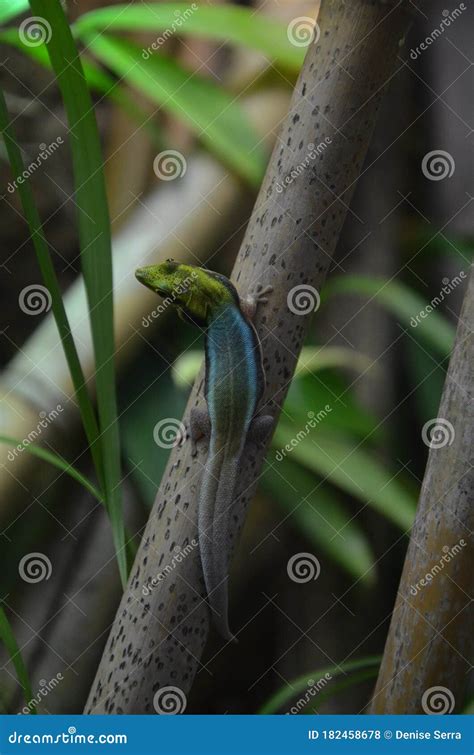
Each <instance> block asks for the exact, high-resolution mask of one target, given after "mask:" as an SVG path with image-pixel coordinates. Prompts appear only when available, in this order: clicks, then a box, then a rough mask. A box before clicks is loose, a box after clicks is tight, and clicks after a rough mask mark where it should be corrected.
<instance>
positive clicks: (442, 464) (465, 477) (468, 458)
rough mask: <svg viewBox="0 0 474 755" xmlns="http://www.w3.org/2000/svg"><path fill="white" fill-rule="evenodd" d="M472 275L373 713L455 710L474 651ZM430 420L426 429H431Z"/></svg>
mask: <svg viewBox="0 0 474 755" xmlns="http://www.w3.org/2000/svg"><path fill="white" fill-rule="evenodd" d="M473 328H474V274H473V273H471V279H470V283H469V287H468V290H467V292H466V295H465V298H464V304H463V308H462V311H461V315H460V317H459V324H458V329H457V334H456V341H455V344H454V350H453V353H452V356H451V361H450V365H449V370H448V374H447V376H446V382H445V385H444V390H443V395H442V398H441V404H440V407H439V413H438V417H437V418H436V420H435V423H434V424H433V426H432V428H431V429H429V428H428V427H427V425H425V427H424V428H423V431H422V432H423V439H424V440H425V442H430V443H431V448H430V453H429V457H428V464H427V467H426V472H425V477H424V480H423V486H422V489H421V494H420V501H419V504H418V511H417V515H416V520H415V524H414V526H413V531H412V534H411V539H410V545H409V547H408V552H407V556H406V560H405V566H404V569H403V574H402V577H401V581H400V588H399V591H398V597H397V601H396V603H395V609H394V612H393V616H392V622H391V625H390V630H389V634H388V638H387V643H386V646H385V653H384V657H383V662H382V667H381V669H380V674H379V678H378V681H377V686H376V689H375V694H374V697H373V701H372V713H423V712H424V713H435V712H438V713H451V712H452V711H453V710H454V708H455V706H457V707H458V708H459V706H460V705H461V703H462V694H463V691H464V689H465V686H466V681H467V676H466V674H467V672H468V671H469V669H470V660H471V659H472V651H473V650H474V633H473V631H472V626H473V621H474V603H473V602H472V592H473V587H474V572H473V569H472V556H471V554H470V553H469V550H470V549H469V541H470V535H471V533H472V530H473V529H474V507H473V503H474V466H473V448H474V444H473V431H474V410H473V393H474V342H473V338H472V330H473ZM427 424H428V423H427Z"/></svg>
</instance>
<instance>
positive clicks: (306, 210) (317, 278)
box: [86, 0, 408, 713]
mask: <svg viewBox="0 0 474 755" xmlns="http://www.w3.org/2000/svg"><path fill="white" fill-rule="evenodd" d="M406 5H408V3H407V4H405V3H404V2H403V3H396V4H393V3H389V4H387V3H385V2H378V1H376V0H352V1H351V2H350V3H347V2H345V1H343V0H327V1H326V2H323V3H322V6H321V12H320V15H319V18H318V22H319V26H320V38H319V41H318V40H317V39H316V40H315V42H314V43H311V44H310V45H309V48H308V52H307V55H306V60H305V63H304V66H303V69H302V72H301V74H300V77H299V79H298V82H297V84H296V87H295V91H294V95H293V99H292V102H291V106H290V111H289V113H288V115H287V117H286V120H285V122H284V124H283V127H282V130H281V133H280V135H279V140H278V142H277V145H276V147H275V149H274V151H273V155H272V158H271V161H270V164H269V167H268V169H267V174H266V177H265V180H264V182H263V185H262V188H261V190H260V194H259V197H258V199H257V203H256V206H255V208H254V211H253V214H252V217H251V220H250V222H249V226H248V229H247V233H246V236H245V238H244V241H243V244H242V247H241V250H240V253H239V255H238V258H237V262H236V265H235V268H234V272H233V281H234V283H235V285H236V286H237V288H238V290H239V293H240V295H241V296H246V295H248V294H252V293H255V292H256V291H258V290H259V289H260V288H261V287H265V286H266V285H268V284H270V285H272V286H273V289H274V291H273V294H272V296H271V301H270V303H269V304H267V306H266V307H262V308H261V309H260V310H259V313H258V317H257V319H256V327H257V330H258V332H259V334H260V338H261V341H262V348H263V358H264V367H265V370H266V377H267V388H266V393H265V397H264V399H265V404H266V405H265V412H269V413H271V414H272V415H273V416H274V417H275V419H276V418H277V417H278V414H279V412H280V407H281V405H282V402H283V400H284V397H285V395H286V391H287V389H288V386H289V383H290V381H291V378H292V375H293V371H294V367H295V363H296V361H297V358H298V355H299V352H300V349H301V346H302V343H303V340H304V337H305V334H306V332H307V328H308V325H309V321H310V314H311V312H312V311H313V310H314V309H315V307H316V304H317V291H319V290H320V288H321V285H322V283H323V281H324V278H325V276H326V273H327V271H328V268H329V265H330V263H331V260H332V254H333V252H334V249H335V246H336V243H337V240H338V238H339V235H340V232H341V228H342V224H343V221H344V218H345V216H346V212H347V205H348V203H349V202H350V199H351V196H352V193H353V189H354V186H355V183H356V181H357V178H358V176H359V173H360V170H361V166H362V162H363V160H364V157H365V155H366V151H367V147H368V145H369V142H370V137H371V134H372V130H373V126H374V123H375V118H376V113H377V109H378V105H379V102H380V99H381V97H382V93H383V89H384V87H385V85H386V84H387V83H388V81H389V80H390V78H391V75H392V73H393V70H394V66H395V61H396V57H397V55H398V53H399V43H400V39H401V38H402V37H403V34H404V32H405V29H406V25H407V23H408V15H407V12H406ZM323 143H324V145H325V146H324V147H322V146H320V145H322V144H323ZM318 147H319V150H317V148H318ZM299 287H302V288H299ZM137 295H138V294H137ZM298 304H299V309H298ZM202 389H203V375H202V374H201V375H200V377H199V378H198V379H197V381H196V385H195V387H194V389H193V392H192V394H191V397H190V400H189V403H188V407H187V409H186V412H185V416H184V418H183V422H184V424H185V426H186V428H189V416H190V410H191V408H192V407H193V406H195V405H197V404H198V403H200V402H201V400H202V399H201V397H202ZM150 442H152V440H151V439H150ZM265 451H266V449H265V448H258V449H255V450H253V451H252V452H249V453H248V455H247V457H246V458H245V459H244V460H243V462H242V466H241V469H240V474H239V492H240V495H239V498H238V500H237V501H236V503H235V509H234V512H233V520H232V531H231V533H230V537H231V545H232V547H233V546H234V545H235V542H236V540H237V536H238V533H239V531H240V528H241V525H242V522H243V519H244V516H245V513H246V509H247V506H248V504H249V502H250V500H251V498H252V496H253V494H254V492H255V489H256V485H257V482H258V478H259V476H260V474H261V468H262V464H263V460H264V457H265ZM203 463H204V452H203V450H202V449H201V452H200V454H199V455H198V457H197V458H193V457H192V456H191V449H190V443H189V440H188V439H186V442H184V443H182V444H180V445H179V447H177V448H174V449H173V451H172V452H171V456H170V459H169V463H168V467H167V469H166V472H165V474H164V476H163V480H162V484H161V487H160V490H159V491H158V495H157V498H156V501H155V506H154V508H153V511H152V514H151V516H150V519H149V522H148V525H147V528H146V531H145V535H144V538H143V541H142V544H141V547H140V550H139V552H138V555H137V558H136V561H135V565H134V568H133V571H132V575H131V578H130V581H129V586H128V589H127V591H126V593H125V595H124V597H123V599H122V603H121V605H120V608H119V611H118V613H117V617H116V621H115V623H114V626H113V629H112V632H111V634H110V637H109V640H108V643H107V646H106V649H105V652H104V656H103V658H102V663H101V665H100V667H99V670H98V673H97V677H96V680H95V683H94V685H93V688H92V690H91V694H90V698H89V702H88V705H87V708H86V712H87V713H153V712H155V711H157V710H159V708H158V705H157V698H156V697H155V698H154V696H156V692H157V691H158V690H159V688H162V687H170V686H171V687H172V690H171V691H170V692H171V698H173V697H174V701H175V706H176V710H177V711H181V710H183V708H184V705H185V700H186V693H187V692H188V690H189V689H190V687H191V684H192V682H193V678H194V675H195V673H196V670H197V669H198V667H199V666H201V667H202V664H201V662H200V656H201V654H202V652H203V649H204V645H205V643H206V639H207V636H208V630H209V609H208V607H207V604H206V602H205V599H204V598H205V595H204V588H203V582H202V575H201V566H200V559H199V552H198V549H197V548H191V553H190V554H189V555H188V556H187V557H186V558H185V559H183V560H181V563H179V565H177V566H176V568H173V569H172V570H171V571H170V573H168V575H167V576H166V577H165V578H164V579H161V581H157V582H156V580H155V583H156V586H155V587H154V588H152V589H151V590H150V591H149V594H148V595H146V596H144V595H143V592H142V588H143V586H144V585H146V584H148V583H149V582H150V581H151V580H152V579H154V578H156V576H157V574H158V573H159V572H162V570H163V569H164V567H165V566H167V565H169V564H171V565H172V566H174V565H176V563H175V560H174V549H175V548H176V546H181V548H184V547H186V546H187V545H189V544H191V543H192V541H193V540H195V539H197V531H196V508H197V500H198V494H199V482H200V475H201V471H202V466H203ZM278 568H281V569H286V564H280V565H279V567H278ZM231 625H232V628H233V629H234V630H236V632H237V634H238V630H239V622H238V620H237V621H234V622H231ZM168 702H170V699H168Z"/></svg>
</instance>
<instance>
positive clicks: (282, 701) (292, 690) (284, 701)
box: [258, 656, 382, 715]
mask: <svg viewBox="0 0 474 755" xmlns="http://www.w3.org/2000/svg"><path fill="white" fill-rule="evenodd" d="M381 661H382V658H381V656H368V657H366V658H360V659H359V660H357V661H350V662H349V663H341V665H340V666H328V667H327V668H322V669H317V670H316V671H308V673H307V674H302V676H298V677H297V678H296V679H293V680H292V681H291V682H289V683H288V684H287V685H286V686H285V687H282V688H281V689H279V690H278V692H276V693H275V694H274V695H272V696H271V697H270V699H269V700H267V702H266V703H265V704H264V705H263V706H262V708H260V710H259V711H258V712H259V713H260V714H267V715H268V714H270V713H278V711H281V709H282V708H283V706H288V705H289V703H290V702H291V701H292V700H293V698H295V697H296V696H297V695H301V693H302V692H307V690H308V688H310V687H314V686H315V685H316V684H317V682H318V681H320V680H322V679H323V678H324V677H325V676H326V675H327V676H330V677H331V680H329V681H328V684H329V683H330V681H332V679H333V678H334V677H337V676H340V675H341V674H351V673H352V672H354V671H359V670H360V669H368V668H371V667H374V666H375V667H378V666H380V663H381ZM310 682H312V684H310ZM328 691H329V690H328Z"/></svg>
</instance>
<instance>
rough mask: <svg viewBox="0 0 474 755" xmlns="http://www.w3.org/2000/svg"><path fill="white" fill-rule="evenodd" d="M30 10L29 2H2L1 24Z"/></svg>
mask: <svg viewBox="0 0 474 755" xmlns="http://www.w3.org/2000/svg"><path fill="white" fill-rule="evenodd" d="M26 10H28V0H0V24H5V23H7V21H10V19H11V18H14V17H15V16H19V15H20V13H24V12H25V11H26Z"/></svg>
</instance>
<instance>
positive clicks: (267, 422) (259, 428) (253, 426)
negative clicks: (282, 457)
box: [247, 414, 275, 445]
mask: <svg viewBox="0 0 474 755" xmlns="http://www.w3.org/2000/svg"><path fill="white" fill-rule="evenodd" d="M274 422H275V419H274V417H272V415H271V414H262V415H260V416H259V417H254V418H253V420H252V422H251V423H250V427H249V430H248V433H247V440H248V441H250V443H255V444H256V445H258V444H260V443H265V442H266V441H267V440H268V436H269V435H270V433H271V431H272V428H273V424H274Z"/></svg>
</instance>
